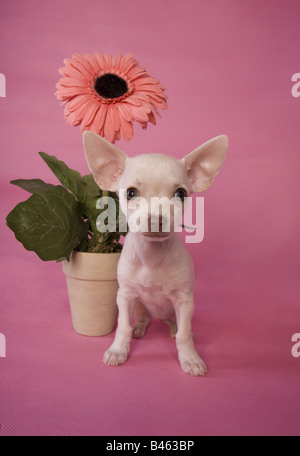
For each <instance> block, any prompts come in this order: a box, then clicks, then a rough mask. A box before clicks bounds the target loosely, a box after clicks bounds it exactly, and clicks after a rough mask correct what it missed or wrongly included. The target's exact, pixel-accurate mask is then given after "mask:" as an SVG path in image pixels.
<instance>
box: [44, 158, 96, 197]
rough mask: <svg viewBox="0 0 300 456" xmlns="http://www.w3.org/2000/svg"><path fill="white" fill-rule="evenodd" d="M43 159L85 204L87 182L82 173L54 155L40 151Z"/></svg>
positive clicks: (63, 183)
mask: <svg viewBox="0 0 300 456" xmlns="http://www.w3.org/2000/svg"><path fill="white" fill-rule="evenodd" d="M39 154H40V156H41V157H42V159H43V160H44V161H45V162H46V163H47V165H48V166H49V168H50V169H51V171H52V172H53V173H54V174H55V176H56V177H57V178H58V180H59V182H60V183H61V184H62V185H63V186H64V187H65V188H66V189H67V190H69V191H70V192H71V193H73V195H74V196H75V197H76V198H77V199H78V201H79V202H80V203H81V204H84V202H85V199H86V194H87V184H86V182H85V181H84V180H83V179H82V177H81V175H80V173H79V172H78V171H75V170H74V169H71V168H69V167H68V166H67V165H66V164H65V163H64V162H63V161H61V160H58V159H57V158H56V157H54V155H48V154H46V153H45V152H39Z"/></svg>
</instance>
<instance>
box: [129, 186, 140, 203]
mask: <svg viewBox="0 0 300 456" xmlns="http://www.w3.org/2000/svg"><path fill="white" fill-rule="evenodd" d="M138 196H140V194H139V192H138V190H137V189H136V188H133V187H131V188H128V189H127V199H128V200H132V199H133V198H137V197H138Z"/></svg>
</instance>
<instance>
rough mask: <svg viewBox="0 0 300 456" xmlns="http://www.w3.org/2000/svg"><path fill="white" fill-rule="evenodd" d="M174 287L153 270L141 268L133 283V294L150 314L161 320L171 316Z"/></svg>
mask: <svg viewBox="0 0 300 456" xmlns="http://www.w3.org/2000/svg"><path fill="white" fill-rule="evenodd" d="M172 288H174V285H173V284H171V283H169V282H168V281H166V277H164V275H163V274H162V273H161V272H160V273H159V272H157V271H155V270H153V271H151V270H150V271H149V269H148V268H141V269H140V271H139V272H138V274H137V276H136V278H135V281H134V290H135V294H136V295H137V296H138V300H139V301H140V302H141V303H142V304H144V306H145V307H147V309H148V311H149V312H150V314H151V315H152V316H153V317H155V318H159V319H161V320H165V319H168V318H170V316H171V315H172V314H173V312H174V309H173V304H172V301H171V298H170V296H171V293H172Z"/></svg>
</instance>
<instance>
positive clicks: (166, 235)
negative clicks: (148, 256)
mask: <svg viewBox="0 0 300 456" xmlns="http://www.w3.org/2000/svg"><path fill="white" fill-rule="evenodd" d="M142 234H143V236H145V237H147V238H149V239H153V240H165V239H167V238H169V237H170V236H171V234H172V233H167V232H161V233H151V232H144V233H142Z"/></svg>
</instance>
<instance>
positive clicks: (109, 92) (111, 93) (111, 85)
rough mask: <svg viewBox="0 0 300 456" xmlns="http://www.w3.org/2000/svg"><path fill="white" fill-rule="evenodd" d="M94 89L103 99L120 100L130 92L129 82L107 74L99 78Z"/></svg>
mask: <svg viewBox="0 0 300 456" xmlns="http://www.w3.org/2000/svg"><path fill="white" fill-rule="evenodd" d="M94 87H95V90H96V92H97V93H98V94H99V95H100V96H101V97H103V98H119V97H121V96H122V95H125V93H127V92H128V85H127V82H126V81H125V80H124V79H122V78H120V77H119V76H117V75H116V74H112V73H106V74H104V75H103V76H100V77H99V78H97V79H96V82H95V86H94Z"/></svg>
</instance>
